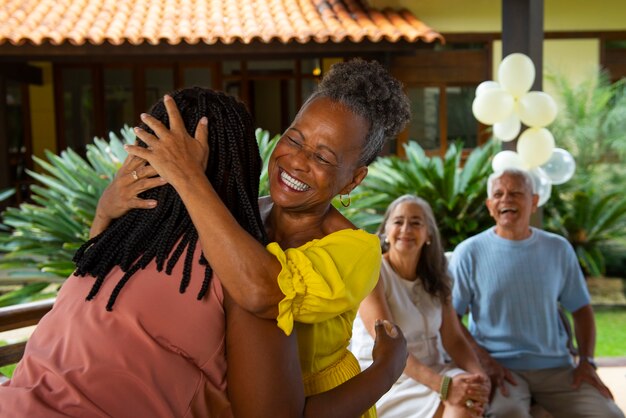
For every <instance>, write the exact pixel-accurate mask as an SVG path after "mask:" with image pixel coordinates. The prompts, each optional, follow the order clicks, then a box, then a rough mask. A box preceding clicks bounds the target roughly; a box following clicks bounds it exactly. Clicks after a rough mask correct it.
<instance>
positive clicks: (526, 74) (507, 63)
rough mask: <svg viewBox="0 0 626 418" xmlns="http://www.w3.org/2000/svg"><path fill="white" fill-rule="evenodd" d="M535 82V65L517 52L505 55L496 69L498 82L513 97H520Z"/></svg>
mask: <svg viewBox="0 0 626 418" xmlns="http://www.w3.org/2000/svg"><path fill="white" fill-rule="evenodd" d="M534 81H535V65H534V64H533V61H532V60H531V59H530V58H529V57H528V56H526V55H524V54H520V53H518V52H516V53H514V54H510V55H507V56H506V58H504V59H503V60H502V62H501V63H500V66H499V67H498V82H499V83H500V86H502V88H503V89H505V90H506V91H508V92H509V93H511V94H512V95H513V96H514V97H516V98H517V97H521V96H522V95H523V94H524V93H526V92H527V91H528V90H530V87H531V86H532V85H533V82H534Z"/></svg>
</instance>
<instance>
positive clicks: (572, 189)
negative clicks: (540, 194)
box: [544, 71, 626, 276]
mask: <svg viewBox="0 0 626 418" xmlns="http://www.w3.org/2000/svg"><path fill="white" fill-rule="evenodd" d="M548 80H549V81H550V82H551V83H552V84H553V85H554V87H555V89H556V92H557V100H558V101H559V103H560V104H561V108H560V110H559V115H558V117H557V119H556V120H555V122H554V123H553V125H552V126H551V127H550V129H551V130H552V132H553V133H554V136H555V138H557V141H558V143H559V146H560V147H563V148H565V149H567V150H568V151H569V152H570V153H571V154H572V155H573V157H574V159H575V160H576V173H575V175H574V177H573V178H572V179H571V180H570V181H569V182H567V183H565V184H563V185H560V186H555V187H554V188H553V191H552V197H551V198H550V200H549V201H548V202H547V204H546V206H545V207H544V213H545V215H546V216H545V226H546V229H548V230H551V231H553V232H556V233H558V234H561V235H563V236H564V237H566V238H567V239H568V240H569V241H570V243H571V244H572V245H573V247H574V248H575V250H576V253H577V255H578V259H579V262H580V264H581V266H582V268H583V269H584V271H585V273H586V274H588V275H592V276H598V275H601V274H604V273H605V271H606V259H607V256H608V257H610V262H611V264H612V265H620V264H623V263H624V262H626V258H624V254H623V252H622V253H621V257H622V259H620V254H618V253H615V252H614V251H613V250H612V249H613V248H615V247H616V246H618V245H617V244H618V243H619V242H624V240H625V239H626V233H625V231H626V207H625V206H626V198H624V197H623V191H622V189H623V184H624V181H625V180H626V164H624V162H625V159H626V130H625V129H624V126H626V80H621V81H618V82H615V83H611V82H610V79H609V77H608V75H607V74H606V73H604V72H602V71H600V72H598V73H597V74H596V75H595V76H593V77H589V78H588V79H586V80H585V81H583V82H582V83H573V82H570V81H569V80H568V79H566V78H565V77H563V76H559V75H554V74H552V75H549V76H548Z"/></svg>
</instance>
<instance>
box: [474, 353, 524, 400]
mask: <svg viewBox="0 0 626 418" xmlns="http://www.w3.org/2000/svg"><path fill="white" fill-rule="evenodd" d="M479 358H480V363H481V365H482V366H483V369H484V370H485V373H487V376H489V379H490V380H491V395H490V396H489V400H490V401H491V400H493V397H494V395H495V394H496V390H497V389H500V393H502V395H504V396H509V390H508V389H507V387H506V384H505V382H509V383H510V384H512V385H514V386H516V385H517V381H516V380H515V378H514V377H513V374H512V373H511V371H510V370H509V369H507V368H506V367H504V366H503V365H501V364H500V363H498V362H497V361H496V360H494V359H493V357H491V356H490V355H489V354H488V353H487V352H483V353H480V355H479Z"/></svg>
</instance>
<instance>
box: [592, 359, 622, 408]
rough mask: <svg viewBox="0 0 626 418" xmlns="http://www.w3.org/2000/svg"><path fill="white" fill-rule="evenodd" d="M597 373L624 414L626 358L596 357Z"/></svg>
mask: <svg viewBox="0 0 626 418" xmlns="http://www.w3.org/2000/svg"><path fill="white" fill-rule="evenodd" d="M598 375H599V376H600V379H602V381H603V382H604V384H605V385H606V386H607V387H608V388H609V389H610V390H611V392H612V393H613V398H614V399H615V403H616V404H617V406H619V407H620V409H621V410H622V412H624V413H625V414H626V358H619V359H615V358H611V359H598Z"/></svg>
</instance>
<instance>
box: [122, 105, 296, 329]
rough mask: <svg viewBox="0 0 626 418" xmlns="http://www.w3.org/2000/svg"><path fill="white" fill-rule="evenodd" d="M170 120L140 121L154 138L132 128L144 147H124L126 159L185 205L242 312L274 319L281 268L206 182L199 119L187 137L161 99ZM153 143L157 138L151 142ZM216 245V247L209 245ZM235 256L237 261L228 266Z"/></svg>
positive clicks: (204, 137) (204, 128) (204, 136)
mask: <svg viewBox="0 0 626 418" xmlns="http://www.w3.org/2000/svg"><path fill="white" fill-rule="evenodd" d="M163 102H164V104H165V107H166V109H167V113H168V116H169V121H170V129H167V128H166V127H165V126H164V125H163V124H162V123H161V122H159V121H158V120H157V119H155V118H154V117H152V116H150V115H147V114H142V115H141V116H142V120H143V122H144V123H146V124H147V125H148V126H149V127H150V128H151V129H152V130H153V131H154V132H155V134H156V136H154V135H150V134H149V133H148V132H146V131H143V130H141V129H138V128H136V129H135V133H136V135H137V136H138V137H139V138H141V140H143V141H144V142H145V143H146V144H147V145H148V147H149V149H146V148H142V147H139V146H136V145H127V146H126V149H127V151H128V153H129V154H131V155H135V156H136V157H139V158H142V159H144V160H146V161H148V162H149V163H150V165H151V166H152V167H154V169H155V170H156V171H157V172H158V173H159V174H160V175H161V176H162V177H163V178H164V179H165V180H166V181H167V182H168V183H169V184H171V185H172V186H173V187H174V188H175V189H176V191H177V192H178V194H179V195H180V198H181V199H182V201H183V202H184V204H185V207H186V208H187V211H188V212H189V215H190V217H191V220H192V221H193V224H194V225H195V227H196V230H197V231H198V235H199V238H200V243H201V244H202V249H203V251H204V254H205V256H206V258H207V259H208V260H210V262H211V266H212V267H213V269H214V271H215V273H216V274H217V275H218V276H219V277H221V278H224V279H223V280H222V284H223V286H224V288H225V289H226V290H227V291H228V292H229V293H230V295H231V296H232V297H233V299H234V300H235V301H237V303H238V304H239V305H240V306H241V307H243V308H244V309H246V310H248V311H250V312H252V313H254V314H256V315H258V316H261V317H264V318H276V317H277V315H278V303H279V302H280V301H281V300H282V299H283V298H284V295H283V293H282V291H281V290H280V287H279V286H278V281H277V277H278V274H279V273H280V271H281V269H282V266H281V264H280V262H279V261H278V260H277V259H276V257H274V256H273V255H272V254H271V253H270V252H269V251H267V250H266V249H265V247H264V246H263V245H261V244H260V243H259V242H258V241H257V240H256V239H254V238H253V237H252V236H251V235H250V234H248V232H247V231H245V230H244V229H243V228H242V227H241V226H240V225H239V224H238V223H237V221H236V220H235V218H234V217H233V216H232V214H231V213H230V211H229V210H228V208H226V206H224V204H223V202H222V201H221V199H220V198H219V196H218V194H217V193H216V192H215V189H213V186H212V185H211V183H210V182H209V180H208V179H207V178H206V175H205V173H204V167H205V166H206V161H207V158H208V153H209V149H208V125H207V119H206V117H203V118H202V119H201V120H200V123H199V124H198V126H197V128H196V133H195V137H192V136H191V135H189V133H188V132H187V130H186V128H185V126H184V123H183V121H182V118H181V116H180V112H179V111H178V108H177V107H176V104H175V102H174V100H173V99H172V98H171V97H169V96H165V98H164V100H163ZM157 138H158V139H157ZM215 242H219V243H220V245H213V244H214V243H215ZM232 254H238V255H239V257H238V262H237V263H233V262H232V261H231V257H232Z"/></svg>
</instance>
